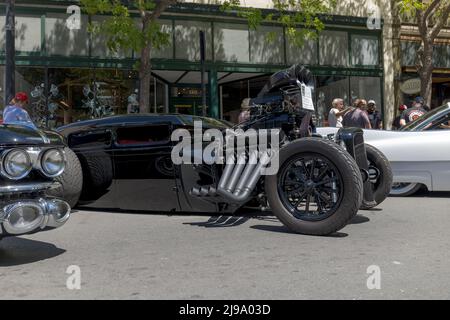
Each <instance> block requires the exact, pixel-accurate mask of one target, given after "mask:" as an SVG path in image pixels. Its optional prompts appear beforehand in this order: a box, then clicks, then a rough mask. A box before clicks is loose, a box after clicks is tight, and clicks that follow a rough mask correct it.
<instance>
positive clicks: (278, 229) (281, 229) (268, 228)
mask: <svg viewBox="0 0 450 320" xmlns="http://www.w3.org/2000/svg"><path fill="white" fill-rule="evenodd" d="M250 228H252V229H256V230H261V231H269V232H278V233H290V234H296V235H298V234H297V233H295V232H293V231H291V230H289V229H288V228H287V227H285V226H283V225H281V226H270V225H254V226H251V227H250ZM347 236H348V234H347V233H344V232H334V233H332V234H329V235H326V236H322V237H325V238H345V237H347Z"/></svg>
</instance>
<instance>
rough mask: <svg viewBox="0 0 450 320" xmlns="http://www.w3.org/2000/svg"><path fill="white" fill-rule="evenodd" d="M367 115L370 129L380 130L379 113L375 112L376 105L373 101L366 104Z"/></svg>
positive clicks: (381, 125) (381, 124) (381, 122)
mask: <svg viewBox="0 0 450 320" xmlns="http://www.w3.org/2000/svg"><path fill="white" fill-rule="evenodd" d="M367 115H368V116H369V121H370V125H371V127H372V129H382V128H383V121H382V120H381V116H380V113H379V112H378V110H377V105H376V103H375V101H374V100H369V102H367Z"/></svg>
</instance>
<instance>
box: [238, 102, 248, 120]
mask: <svg viewBox="0 0 450 320" xmlns="http://www.w3.org/2000/svg"><path fill="white" fill-rule="evenodd" d="M248 119H250V98H245V99H244V100H242V103H241V113H240V114H239V118H238V121H239V123H242V122H244V121H247V120H248Z"/></svg>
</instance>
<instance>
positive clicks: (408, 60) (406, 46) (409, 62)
mask: <svg viewBox="0 0 450 320" xmlns="http://www.w3.org/2000/svg"><path fill="white" fill-rule="evenodd" d="M419 46H420V43H419V42H411V41H402V42H401V49H402V66H414V65H415V64H416V56H417V50H418V49H419Z"/></svg>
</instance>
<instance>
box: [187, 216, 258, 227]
mask: <svg viewBox="0 0 450 320" xmlns="http://www.w3.org/2000/svg"><path fill="white" fill-rule="evenodd" d="M248 220H250V218H249V217H245V216H212V217H210V218H209V219H208V220H207V221H204V222H184V223H183V224H186V225H190V226H198V227H205V228H226V227H237V226H240V225H242V224H244V223H246V222H247V221H248Z"/></svg>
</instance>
